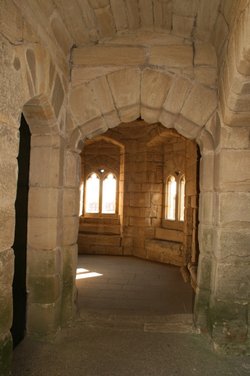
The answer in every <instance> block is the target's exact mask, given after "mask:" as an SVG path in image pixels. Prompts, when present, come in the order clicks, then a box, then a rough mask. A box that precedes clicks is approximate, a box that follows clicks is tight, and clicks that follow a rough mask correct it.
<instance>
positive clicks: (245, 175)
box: [215, 149, 250, 192]
mask: <svg viewBox="0 0 250 376" xmlns="http://www.w3.org/2000/svg"><path fill="white" fill-rule="evenodd" d="M249 163H250V151H249V150H234V149H224V150H222V151H221V152H220V154H219V155H218V156H217V157H216V165H215V184H216V187H218V188H219V189H225V190H230V191H237V190H240V191H244V192H248V191H249V184H250V171H249Z"/></svg>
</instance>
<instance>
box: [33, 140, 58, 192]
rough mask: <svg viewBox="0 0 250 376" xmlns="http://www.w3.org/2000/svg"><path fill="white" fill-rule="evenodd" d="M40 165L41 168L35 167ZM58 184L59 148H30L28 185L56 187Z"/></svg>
mask: <svg viewBox="0 0 250 376" xmlns="http://www.w3.org/2000/svg"><path fill="white" fill-rule="evenodd" d="M37 166H41V168H37ZM59 184H60V149H56V148H50V147H35V148H32V149H31V159H30V185H31V186H36V187H58V185H59Z"/></svg>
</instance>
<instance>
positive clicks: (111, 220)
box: [80, 217, 120, 225]
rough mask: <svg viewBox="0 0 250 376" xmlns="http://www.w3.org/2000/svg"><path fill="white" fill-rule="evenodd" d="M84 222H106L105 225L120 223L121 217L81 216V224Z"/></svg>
mask: <svg viewBox="0 0 250 376" xmlns="http://www.w3.org/2000/svg"><path fill="white" fill-rule="evenodd" d="M82 223H92V224H104V225H119V224H120V218H114V217H89V218H86V217H85V218H83V217H80V224H82Z"/></svg>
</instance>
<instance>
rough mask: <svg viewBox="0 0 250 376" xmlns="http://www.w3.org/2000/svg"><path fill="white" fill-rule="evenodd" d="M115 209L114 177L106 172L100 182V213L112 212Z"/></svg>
mask: <svg viewBox="0 0 250 376" xmlns="http://www.w3.org/2000/svg"><path fill="white" fill-rule="evenodd" d="M115 210H116V177H115V176H114V175H113V174H111V173H110V174H108V175H107V176H106V177H105V179H104V180H103V182H102V213H103V214H114V213H115Z"/></svg>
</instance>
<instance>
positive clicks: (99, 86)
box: [90, 77, 115, 114]
mask: <svg viewBox="0 0 250 376" xmlns="http://www.w3.org/2000/svg"><path fill="white" fill-rule="evenodd" d="M90 87H91V88H92V89H93V91H94V93H95V97H96V99H97V102H98V105H99V108H100V110H101V112H102V113H103V114H106V113H110V112H112V111H114V110H115V106H114V102H113V98H112V94H111V91H110V88H109V85H108V81H107V79H106V77H101V78H97V79H96V80H93V81H91V83H90Z"/></svg>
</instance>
